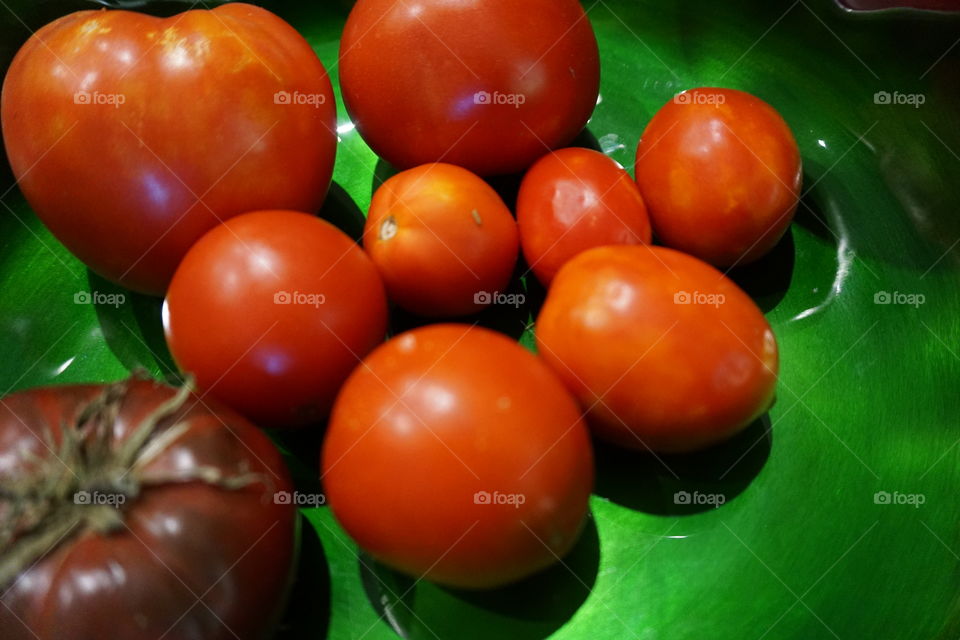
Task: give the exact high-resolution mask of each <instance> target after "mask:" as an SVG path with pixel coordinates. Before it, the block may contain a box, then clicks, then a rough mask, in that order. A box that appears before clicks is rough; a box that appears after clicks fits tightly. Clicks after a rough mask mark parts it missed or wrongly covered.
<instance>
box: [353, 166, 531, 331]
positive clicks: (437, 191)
mask: <svg viewBox="0 0 960 640" xmlns="http://www.w3.org/2000/svg"><path fill="white" fill-rule="evenodd" d="M518 245H519V240H518V237H517V223H516V222H515V221H514V219H513V216H512V215H511V214H510V210H509V209H507V206H506V205H505V204H504V203H503V200H501V199H500V196H499V195H497V192H496V191H494V190H493V188H492V187H490V185H488V184H487V183H486V182H484V181H483V180H482V179H480V178H479V177H477V176H476V175H474V174H473V173H470V172H469V171H467V170H466V169H462V168H460V167H456V166H454V165H449V164H428V165H423V166H421V167H417V168H415V169H409V170H407V171H404V172H402V173H399V174H397V175H395V176H393V177H392V178H390V179H389V180H387V181H386V182H384V183H383V184H382V185H381V186H380V188H379V189H377V192H376V193H375V194H374V196H373V201H372V202H371V203H370V213H369V215H368V216H367V223H366V227H365V228H364V232H363V246H364V249H366V251H367V253H368V254H369V255H370V257H371V258H372V259H373V262H374V264H376V265H377V268H378V269H379V270H380V275H381V276H382V277H383V281H384V284H385V285H386V287H387V293H388V294H389V296H390V299H391V300H393V301H394V302H396V303H397V304H398V305H400V306H401V307H403V308H404V309H406V310H408V311H411V312H413V313H416V314H419V315H421V316H428V317H452V316H462V315H467V314H470V313H475V312H477V311H480V310H481V309H483V307H485V306H487V305H488V304H489V303H490V300H492V298H493V296H494V295H495V294H496V293H497V292H501V291H504V290H505V289H506V288H507V285H508V284H509V282H510V276H511V274H512V273H513V267H514V265H515V264H516V262H517V252H518Z"/></svg>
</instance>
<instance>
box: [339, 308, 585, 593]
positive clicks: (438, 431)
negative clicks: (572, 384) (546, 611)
mask: <svg viewBox="0 0 960 640" xmlns="http://www.w3.org/2000/svg"><path fill="white" fill-rule="evenodd" d="M322 468H323V474H324V475H323V482H324V487H325V490H326V495H327V500H328V502H329V504H330V506H331V508H332V509H333V513H334V515H335V516H336V517H337V519H338V520H339V522H340V523H341V524H342V525H343V527H344V528H345V529H346V531H347V532H348V533H349V534H350V535H351V536H352V537H353V538H354V539H355V540H356V541H357V542H358V543H359V545H360V546H361V547H362V548H363V549H365V550H366V551H368V552H369V553H371V554H372V555H373V556H374V557H376V558H378V559H379V560H380V561H381V562H383V563H385V564H387V565H389V566H391V567H394V568H396V569H399V570H401V571H405V572H407V573H409V574H411V575H414V576H416V577H418V578H419V577H426V578H427V579H430V580H434V581H436V582H440V583H443V584H447V585H453V586H457V587H470V588H482V587H492V586H497V585H502V584H505V583H508V582H511V581H514V580H517V579H519V578H522V577H524V576H527V575H529V574H532V573H534V572H536V571H538V570H539V569H542V568H544V567H546V566H548V565H550V564H552V563H554V562H555V561H556V559H557V557H562V556H563V555H564V554H565V553H566V552H567V551H569V550H570V548H571V547H572V545H573V544H574V542H575V541H576V539H577V537H578V535H579V533H580V530H581V528H582V526H583V523H584V518H585V516H586V513H587V500H588V498H589V496H590V490H591V488H592V485H593V455H592V452H591V448H590V440H589V437H588V434H587V430H586V427H585V426H584V424H583V422H582V420H581V417H580V411H579V409H578V408H577V406H576V403H575V402H574V400H573V398H571V397H570V395H569V394H568V393H567V391H566V390H565V389H564V388H563V385H562V384H561V383H560V381H559V380H557V378H556V376H555V375H554V374H553V373H552V372H551V371H550V370H549V368H547V367H546V366H545V365H544V364H543V363H542V362H540V361H539V359H537V358H536V357H535V356H534V355H532V354H531V353H529V352H528V351H526V350H525V349H523V348H522V347H521V346H519V345H518V344H517V343H515V342H513V341H512V340H510V339H509V338H507V337H505V336H503V335H501V334H498V333H495V332H493V331H489V330H487V329H481V328H476V327H468V326H464V325H452V324H448V325H432V326H429V327H423V328H420V329H415V330H413V331H410V332H407V333H404V334H401V335H400V336H398V337H396V338H394V339H393V340H391V341H389V342H387V343H386V344H385V345H383V346H381V347H379V348H378V349H376V350H375V351H374V352H373V353H371V354H370V356H369V357H368V358H367V359H366V360H365V361H364V364H363V366H361V367H358V368H357V369H356V371H355V372H354V373H353V374H352V375H351V376H350V378H349V380H347V382H346V384H345V385H344V386H343V390H342V391H341V392H340V395H339V397H338V398H337V403H336V406H335V407H334V410H333V414H332V415H331V419H330V426H329V430H328V433H327V437H326V441H325V443H324V447H323V456H322Z"/></svg>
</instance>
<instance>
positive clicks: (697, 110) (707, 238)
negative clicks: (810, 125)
mask: <svg viewBox="0 0 960 640" xmlns="http://www.w3.org/2000/svg"><path fill="white" fill-rule="evenodd" d="M636 179H637V184H638V185H639V186H640V191H641V192H642V193H643V198H644V200H645V201H646V204H647V207H648V209H649V211H650V217H651V220H652V222H653V231H654V234H656V236H657V238H658V239H659V240H660V241H661V242H662V243H663V244H665V245H667V246H669V247H673V248H675V249H679V250H681V251H684V252H686V253H689V254H691V255H694V256H697V257H698V258H700V259H701V260H705V261H707V262H709V263H711V264H713V265H715V266H720V267H729V266H732V265H735V264H747V263H749V262H753V261H754V260H757V259H758V258H760V257H762V256H763V255H765V254H766V253H767V252H769V251H770V249H772V248H773V247H774V246H775V245H776V244H777V242H779V240H780V238H781V237H782V236H783V234H784V233H785V232H786V230H787V227H789V226H790V222H791V221H792V220H793V214H794V212H795V211H796V208H797V203H798V201H799V197H800V187H801V182H802V164H801V160H800V152H799V150H798V148H797V142H796V140H795V139H794V137H793V133H792V132H791V131H790V127H789V126H788V125H787V123H786V122H784V120H783V118H782V117H781V116H780V114H779V113H777V112H776V110H774V108H773V107H771V106H770V105H769V104H767V103H766V102H764V101H762V100H760V99H759V98H757V97H756V96H753V95H751V94H749V93H745V92H743V91H737V90H735V89H717V88H709V87H705V88H700V89H691V90H690V91H685V92H683V93H681V94H678V95H677V96H675V97H674V98H673V99H672V100H671V101H670V102H668V103H667V104H665V105H664V106H663V107H661V108H660V110H659V111H658V112H657V113H656V115H654V117H653V119H652V120H651V121H650V123H649V124H648V125H647V128H646V130H645V131H644V132H643V136H642V138H641V139H640V144H639V146H638V147H637V164H636Z"/></svg>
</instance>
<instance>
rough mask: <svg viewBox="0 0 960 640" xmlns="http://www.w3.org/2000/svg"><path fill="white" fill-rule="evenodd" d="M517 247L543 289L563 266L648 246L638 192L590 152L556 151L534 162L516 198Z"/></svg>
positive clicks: (623, 173)
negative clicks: (615, 249)
mask: <svg viewBox="0 0 960 640" xmlns="http://www.w3.org/2000/svg"><path fill="white" fill-rule="evenodd" d="M517 224H519V226H520V244H521V246H522V247H523V255H524V257H525V258H526V260H527V263H528V264H529V265H530V269H531V270H532V271H533V273H534V274H535V275H536V276H537V278H538V279H539V280H540V282H542V283H543V284H544V285H549V284H550V282H551V281H552V280H553V277H554V276H555V275H556V273H557V271H558V270H559V269H560V267H561V266H563V264H564V263H565V262H567V261H568V260H569V259H570V258H572V257H573V256H575V255H577V254H578V253H580V252H582V251H584V250H586V249H590V248H593V247H600V246H604V245H608V244H650V236H651V233H650V219H649V218H648V217H647V208H646V206H645V205H644V203H643V198H642V197H641V195H640V189H639V188H638V187H637V185H636V183H635V182H634V181H633V179H632V178H631V177H630V174H628V173H627V172H626V171H624V170H623V168H622V167H621V166H620V165H619V164H617V163H616V161H614V160H612V159H610V158H608V157H607V156H605V155H603V154H602V153H600V152H598V151H594V150H592V149H578V148H570V149H561V150H559V151H554V152H553V153H550V154H548V155H546V156H544V157H543V158H540V160H538V161H537V163H536V164H534V165H533V166H532V167H530V170H529V171H527V174H526V175H525V176H524V177H523V182H522V183H521V184H520V194H519V196H518V197H517Z"/></svg>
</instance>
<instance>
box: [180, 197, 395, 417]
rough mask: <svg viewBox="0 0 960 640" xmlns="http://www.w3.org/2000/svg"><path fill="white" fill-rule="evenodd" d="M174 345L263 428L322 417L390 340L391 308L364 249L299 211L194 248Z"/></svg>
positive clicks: (245, 218) (184, 364) (210, 237)
mask: <svg viewBox="0 0 960 640" xmlns="http://www.w3.org/2000/svg"><path fill="white" fill-rule="evenodd" d="M163 320H164V322H163V324H164V330H165V332H166V336H167V344H168V345H169V346H170V352H171V353H172V354H173V357H174V359H175V360H176V361H177V363H178V364H179V365H180V367H181V368H182V369H183V370H184V371H188V372H190V373H192V374H193V375H194V376H196V380H197V385H198V386H199V387H200V388H201V389H203V390H205V391H207V392H209V394H210V395H211V396H214V397H216V398H218V399H220V400H222V401H223V402H224V403H225V404H227V405H228V406H230V407H232V408H234V409H236V410H237V411H240V412H241V413H243V414H244V415H246V416H247V417H248V418H250V419H251V420H253V421H254V422H256V423H257V424H259V425H260V426H298V425H302V424H306V423H310V422H314V421H317V420H320V419H321V418H323V417H324V416H326V414H327V413H328V411H329V409H330V406H331V405H332V404H333V398H334V396H335V395H336V393H337V390H338V389H339V388H340V385H341V384H342V383H343V381H344V380H345V379H346V377H347V375H348V374H349V373H350V371H351V370H352V369H353V368H354V367H355V366H356V365H357V363H358V362H359V361H360V359H361V358H362V357H363V356H365V355H366V354H367V353H368V352H369V351H370V350H371V349H373V347H375V346H376V345H377V344H378V343H380V342H382V341H383V338H384V334H385V333H386V323H387V301H386V296H385V295H384V291H383V284H382V283H381V282H380V277H379V276H378V275H377V270H376V268H374V266H373V264H372V263H371V262H370V260H369V259H368V258H367V256H366V255H365V254H364V253H363V251H362V250H361V249H360V247H358V246H357V245H356V243H354V242H353V240H351V239H350V238H349V237H347V236H346V235H345V234H344V233H342V232H341V231H340V230H338V229H337V228H336V227H334V226H333V225H331V224H330V223H328V222H325V221H323V220H320V219H318V218H315V217H313V216H310V215H307V214H304V213H296V212H293V211H258V212H254V213H248V214H244V215H242V216H238V217H236V218H233V219H231V220H228V221H227V222H225V223H224V224H222V225H220V226H219V227H217V228H215V229H213V230H212V231H210V232H209V233H207V234H206V235H205V236H203V238H201V239H200V241H199V242H197V244H195V245H194V246H193V248H192V249H190V251H189V253H187V255H186V257H185V258H184V259H183V262H182V263H181V265H180V267H179V268H178V269H177V272H176V274H175V275H174V277H173V281H172V282H171V283H170V291H169V293H168V294H167V299H166V301H165V303H164V309H163Z"/></svg>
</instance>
